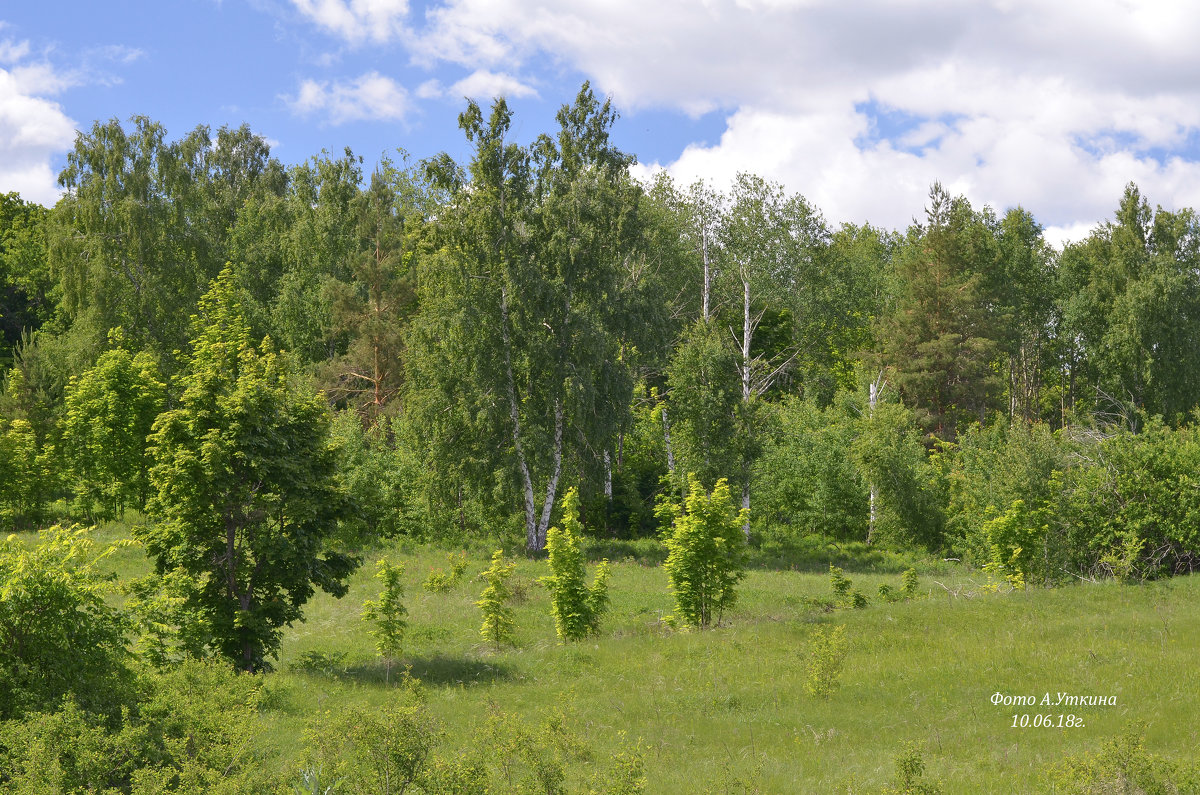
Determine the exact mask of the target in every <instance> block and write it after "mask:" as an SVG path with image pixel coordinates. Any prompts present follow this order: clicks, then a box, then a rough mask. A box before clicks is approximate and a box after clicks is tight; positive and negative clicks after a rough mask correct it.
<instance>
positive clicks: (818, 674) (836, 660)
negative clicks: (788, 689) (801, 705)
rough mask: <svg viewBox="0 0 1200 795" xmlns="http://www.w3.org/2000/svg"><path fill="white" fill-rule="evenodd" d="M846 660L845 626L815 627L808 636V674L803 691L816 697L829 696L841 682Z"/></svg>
mask: <svg viewBox="0 0 1200 795" xmlns="http://www.w3.org/2000/svg"><path fill="white" fill-rule="evenodd" d="M845 662H846V628H845V627H844V626H841V625H839V626H836V627H833V628H832V629H829V630H826V629H825V628H824V627H817V628H816V629H814V630H813V633H812V636H811V637H810V638H809V647H808V676H807V677H806V678H805V680H804V692H806V693H808V694H809V695H810V696H816V697H817V698H829V696H830V695H832V694H833V691H835V690H837V689H838V686H839V685H840V684H841V682H840V681H839V680H840V678H841V675H842V665H843V664H845Z"/></svg>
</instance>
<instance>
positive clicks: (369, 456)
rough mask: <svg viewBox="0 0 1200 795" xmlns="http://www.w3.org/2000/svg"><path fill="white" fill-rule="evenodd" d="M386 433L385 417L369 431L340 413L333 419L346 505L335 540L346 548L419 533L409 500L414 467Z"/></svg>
mask: <svg viewBox="0 0 1200 795" xmlns="http://www.w3.org/2000/svg"><path fill="white" fill-rule="evenodd" d="M390 429H391V425H390V422H389V420H388V418H386V417H384V418H382V419H381V420H380V422H379V423H378V424H377V425H375V426H372V427H368V428H364V427H363V423H362V418H361V417H360V416H359V414H358V413H357V412H354V411H339V412H337V414H336V415H335V416H334V418H333V424H332V426H331V436H332V439H333V442H334V445H335V446H336V448H337V454H338V467H337V469H338V472H339V474H340V476H341V482H342V487H343V488H344V489H345V492H346V496H347V497H348V498H349V503H350V505H349V510H348V515H347V516H346V517H345V519H344V520H343V521H342V528H341V530H340V531H339V535H340V536H342V537H344V538H345V539H346V540H347V541H348V542H351V543H356V544H361V543H370V542H371V541H374V540H376V539H379V538H391V537H393V536H396V535H402V534H409V535H417V534H419V532H420V530H421V528H422V522H421V521H420V520H419V519H418V518H416V517H414V513H415V509H414V507H413V505H412V504H411V500H410V499H409V497H410V495H411V493H412V491H413V490H412V488H411V479H412V474H413V473H412V466H411V465H410V463H409V462H408V461H407V460H405V451H404V450H403V449H402V446H401V444H400V443H399V441H398V440H397V439H396V437H395V434H393V433H390Z"/></svg>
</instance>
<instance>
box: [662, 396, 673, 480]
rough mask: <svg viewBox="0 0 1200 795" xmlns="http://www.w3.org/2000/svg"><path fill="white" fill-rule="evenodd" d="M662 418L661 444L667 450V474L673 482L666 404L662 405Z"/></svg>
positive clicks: (669, 424) (669, 426) (671, 452)
mask: <svg viewBox="0 0 1200 795" xmlns="http://www.w3.org/2000/svg"><path fill="white" fill-rule="evenodd" d="M662 418H663V444H664V445H666V448H667V472H669V473H670V475H671V480H672V481H673V480H675V453H674V451H673V450H672V448H671V423H670V422H668V421H667V404H666V403H664V404H663V405H662Z"/></svg>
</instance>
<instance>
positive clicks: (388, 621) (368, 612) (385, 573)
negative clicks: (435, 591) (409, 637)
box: [362, 560, 408, 679]
mask: <svg viewBox="0 0 1200 795" xmlns="http://www.w3.org/2000/svg"><path fill="white" fill-rule="evenodd" d="M376 565H377V567H378V569H379V570H378V571H377V572H376V573H375V578H376V579H377V580H379V581H380V582H381V583H382V584H383V587H382V589H381V590H380V593H379V601H377V602H372V601H367V602H364V603H363V613H362V615H363V619H364V620H366V621H370V622H371V623H373V624H374V625H375V626H374V628H373V629H371V637H373V638H375V650H376V651H378V652H379V656H380V657H382V658H383V659H384V661H385V662H386V664H387V674H386V678H389V679H390V678H391V672H392V662H393V661H395V660H396V658H398V657H399V656H400V650H401V647H402V643H403V640H404V629H405V627H407V626H408V622H406V621H405V620H404V617H405V616H406V615H408V609H407V608H406V607H405V606H404V603H403V602H402V601H401V600H402V599H403V598H404V583H402V582H401V581H400V579H401V578H402V577H403V576H404V564H403V563H400V564H397V565H392V564H391V563H389V562H388V561H386V560H380V561H379V562H378V563H377V564H376Z"/></svg>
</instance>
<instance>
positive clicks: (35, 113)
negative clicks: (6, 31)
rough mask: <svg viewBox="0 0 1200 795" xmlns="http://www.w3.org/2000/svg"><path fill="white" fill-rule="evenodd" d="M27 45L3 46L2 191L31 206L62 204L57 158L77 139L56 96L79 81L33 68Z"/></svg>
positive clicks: (9, 43) (0, 48) (45, 67)
mask: <svg viewBox="0 0 1200 795" xmlns="http://www.w3.org/2000/svg"><path fill="white" fill-rule="evenodd" d="M30 52H31V49H30V46H29V42H27V41H13V40H11V39H7V40H3V41H0V64H5V65H7V67H8V68H4V67H0V191H3V192H9V191H17V192H18V193H20V194H21V196H22V197H23V198H25V199H27V200H30V201H36V202H40V203H42V204H53V203H54V202H55V201H57V200H58V196H59V191H58V187H57V185H56V181H57V173H56V170H55V168H54V167H53V165H52V163H53V159H54V157H55V156H56V155H57V154H59V153H60V152H62V151H63V150H65V149H69V148H70V147H71V145H72V143H73V142H74V140H75V126H76V125H75V122H74V121H72V120H71V119H70V118H69V117H68V116H67V115H66V113H64V112H63V109H62V106H61V105H60V104H59V103H58V102H57V101H55V100H54V99H52V97H53V96H54V95H56V94H58V93H60V92H61V91H63V90H64V89H65V88H68V87H69V86H71V85H75V84H77V82H78V78H77V77H75V76H72V75H70V74H69V73H60V72H58V71H56V70H55V69H54V68H53V67H51V66H50V65H49V64H46V63H41V62H37V63H30V62H28V60H27V59H28V57H29V55H30Z"/></svg>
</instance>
